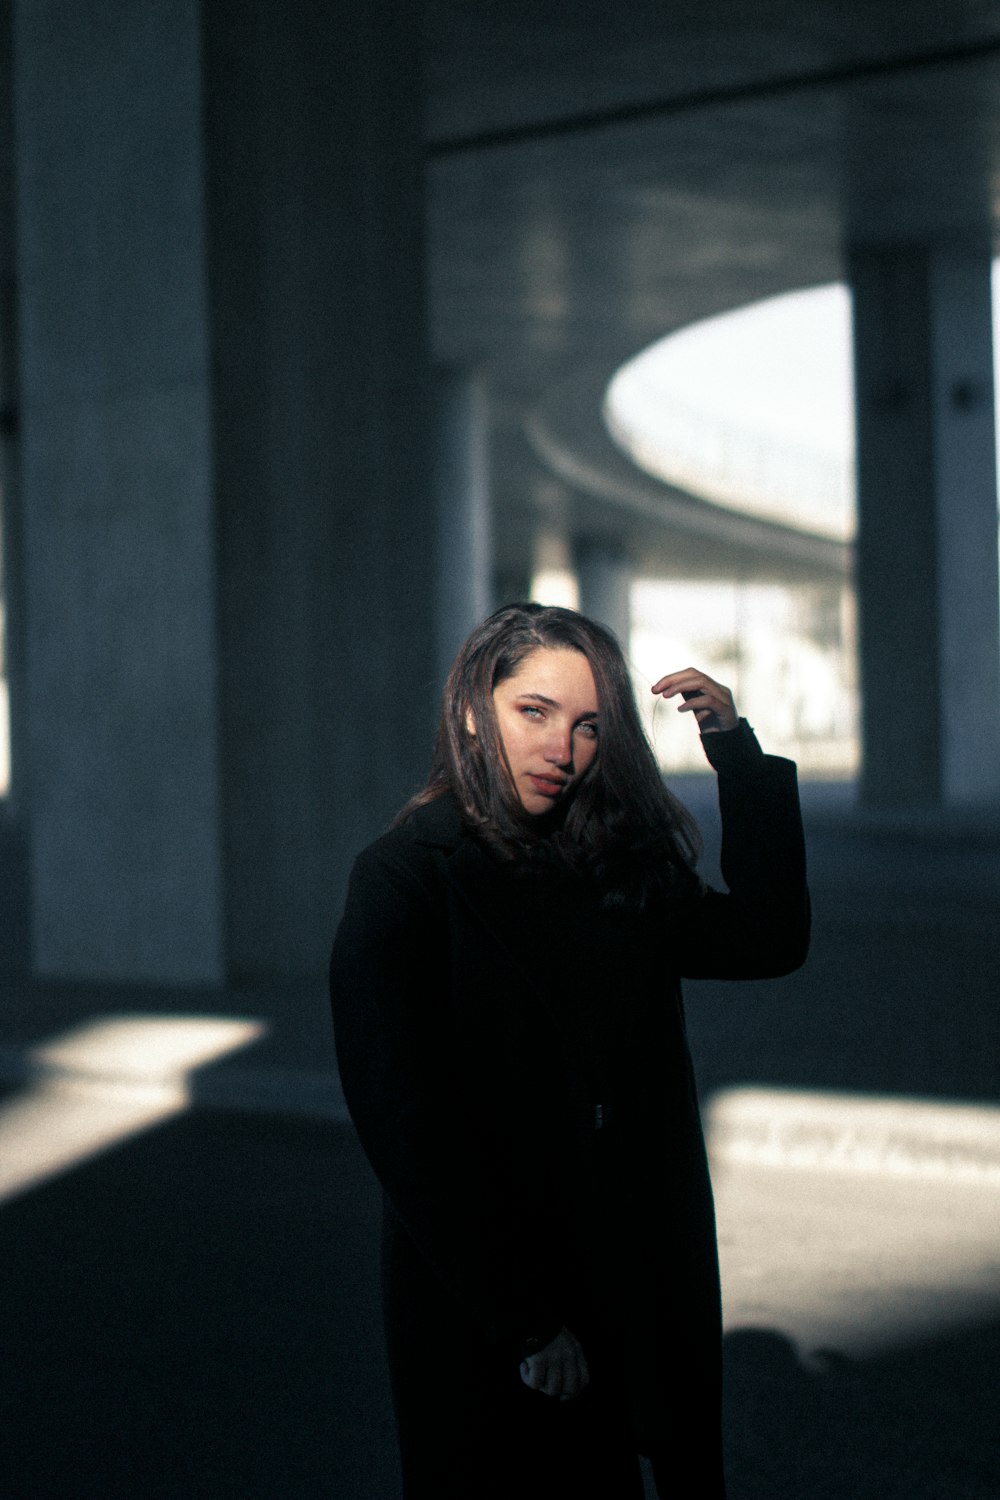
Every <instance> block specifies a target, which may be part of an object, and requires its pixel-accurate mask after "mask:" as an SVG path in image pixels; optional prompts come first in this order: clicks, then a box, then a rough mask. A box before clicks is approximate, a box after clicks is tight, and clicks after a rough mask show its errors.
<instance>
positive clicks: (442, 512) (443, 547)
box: [433, 369, 493, 687]
mask: <svg viewBox="0 0 1000 1500" xmlns="http://www.w3.org/2000/svg"><path fill="white" fill-rule="evenodd" d="M433 443H434V502H435V518H436V520H435V527H436V535H437V572H436V577H437V587H436V590H435V608H436V626H437V628H436V660H437V680H438V683H439V685H440V686H441V687H443V686H444V682H445V679H446V678H447V676H448V672H449V670H450V668H451V664H452V662H453V661H454V659H455V656H456V655H457V653H458V649H459V647H460V646H461V645H462V642H463V641H464V640H465V638H466V636H467V635H468V634H469V632H470V630H472V628H473V626H474V625H477V624H478V623H479V621H480V620H483V619H485V618H486V616H487V615H488V614H489V612H490V610H491V608H492V607H493V590H492V571H493V539H492V525H491V516H490V494H489V406H488V398H487V394H486V391H485V390H484V389H483V386H482V384H481V383H480V382H479V381H477V380H476V379H475V378H474V377H473V376H471V375H468V374H466V373H465V372H463V371H461V370H451V369H439V370H437V371H436V372H435V379H434V433H433Z"/></svg>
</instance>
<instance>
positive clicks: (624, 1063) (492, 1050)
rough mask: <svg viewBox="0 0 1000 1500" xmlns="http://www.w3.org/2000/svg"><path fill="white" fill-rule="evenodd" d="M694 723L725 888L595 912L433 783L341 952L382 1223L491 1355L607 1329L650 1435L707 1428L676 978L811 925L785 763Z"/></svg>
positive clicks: (376, 850)
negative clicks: (437, 795) (438, 795)
mask: <svg viewBox="0 0 1000 1500" xmlns="http://www.w3.org/2000/svg"><path fill="white" fill-rule="evenodd" d="M705 745H706V750H707V751H708V753H709V754H710V758H711V759H712V760H713V762H714V763H715V764H716V769H717V770H718V772H719V795H720V805H721V812H722V820H723V848H722V870H723V874H724V878H725V880H726V883H727V885H728V887H729V891H728V894H727V893H721V892H718V891H715V890H712V889H702V888H699V889H697V890H695V891H692V892H691V893H690V894H688V895H687V896H685V897H684V898H683V899H680V900H667V899H666V898H664V900H663V902H662V903H661V904H660V905H659V906H655V907H654V909H653V910H651V911H649V912H647V913H646V914H644V915H641V916H640V915H639V914H637V913H631V914H616V913H614V912H609V911H605V910H603V909H602V908H601V906H600V905H599V902H598V898H597V896H596V893H592V892H590V891H589V890H588V889H587V888H585V886H584V885H583V883H580V882H578V883H577V886H576V887H574V886H573V884H572V882H569V883H567V881H566V880H562V881H561V882H559V881H556V883H555V884H552V883H551V882H549V881H547V880H546V879H545V878H541V879H539V880H536V881H529V882H525V881H523V880H519V879H518V878H517V877H516V876H514V875H512V874H511V873H510V871H509V870H508V869H507V868H506V867H505V866H504V865H502V864H501V863H500V862H499V861H498V860H497V859H496V858H495V857H494V856H493V855H491V854H490V853H489V852H487V850H486V849H485V848H484V847H483V846H482V845H481V844H480V843H479V842H478V841H477V840H476V839H475V838H474V837H472V836H471V835H470V834H469V833H467V832H466V831H465V829H464V827H463V824H462V821H461V818H460V816H459V813H458V810H457V807H456V805H455V803H454V802H453V801H452V799H451V798H450V797H446V798H443V799H441V800H440V801H438V802H435V803H431V804H429V805H427V806H425V807H423V808H421V809H419V810H418V811H417V812H416V813H415V814H414V815H413V816H411V817H410V818H409V820H408V821H407V822H406V823H404V824H403V825H402V826H400V827H397V828H395V829H394V830H392V831H391V832H389V833H388V834H386V835H385V836H383V837H382V838H380V839H379V840H377V841H376V842H375V843H374V844H372V845H371V846H370V847H369V848H368V849H366V850H365V851H364V852H363V853H362V854H361V855H360V856H359V858H358V859H357V861H356V863H355V866H354V871H353V874H352V878H351V884H350V890H349V895H348V899H347V904H346V908H345V912H344V916H343V920H342V922H341V925H340V928H339V930H338V933H337V938H336V942H335V944H334V950H333V959H332V967H331V985H332V996H333V1007H334V1021H335V1029H336V1041H337V1053H338V1060H339V1065H340V1071H341V1077H342V1080H343V1086H344V1092H345V1095H346V1099H347V1103H348V1107H349V1109H350V1112H351V1115H352V1118H353V1120H354V1122H355V1125H356V1127H357V1130H358V1134H359V1137H360V1140H361V1143H362V1145H363V1147H364V1149H365V1151H366V1153H367V1155H368V1157H369V1159H370V1161H371V1163H372V1166H373V1167H374V1170H375V1172H376V1174H377V1175H378V1177H379V1178H380V1180H381V1182H382V1185H383V1187H384V1189H385V1193H386V1195H387V1199H388V1201H389V1204H390V1206H391V1213H390V1217H391V1224H392V1226H393V1227H392V1233H394V1234H396V1235H402V1236H404V1237H405V1238H406V1239H407V1240H408V1241H409V1242H410V1243H411V1246H413V1247H415V1249H416V1253H417V1254H418V1255H419V1257H420V1259H421V1261H422V1262H424V1263H425V1264H426V1265H427V1266H428V1267H429V1268H430V1272H431V1274H432V1275H433V1276H434V1277H435V1280H436V1282H437V1283H439V1284H440V1286H441V1287H442V1289H443V1290H444V1293H445V1295H446V1296H447V1297H448V1299H449V1301H450V1302H451V1303H452V1304H453V1306H454V1308H455V1311H456V1316H457V1317H459V1318H465V1319H467V1320H469V1321H470V1322H471V1323H474V1324H475V1325H476V1327H477V1328H478V1329H479V1330H480V1331H481V1332H482V1333H484V1334H485V1335H486V1336H487V1338H488V1339H489V1340H491V1341H492V1342H493V1344H494V1346H495V1348H496V1351H497V1357H498V1358H505V1359H516V1356H517V1353H518V1351H521V1350H523V1349H524V1348H525V1347H530V1344H529V1341H530V1340H531V1339H538V1340H542V1341H545V1340H547V1339H548V1338H549V1337H551V1336H553V1335H554V1334H555V1332H556V1331H557V1330H558V1329H559V1327H560V1326H561V1325H562V1324H563V1323H565V1324H567V1325H568V1326H569V1327H571V1328H573V1329H574V1331H575V1332H578V1333H580V1335H581V1337H583V1336H584V1335H583V1332H581V1330H586V1329H587V1328H589V1327H593V1328H595V1329H600V1330H602V1332H603V1334H606V1335H607V1337H608V1338H609V1339H611V1340H612V1341H614V1342H615V1346H616V1347H617V1349H618V1351H619V1354H620V1356H621V1363H620V1368H621V1369H622V1370H623V1371H624V1372H625V1376H626V1382H627V1385H628V1397H629V1401H630V1405H631V1410H632V1415H633V1423H634V1429H635V1435H636V1445H637V1447H639V1448H640V1449H641V1450H643V1451H650V1450H651V1449H652V1448H653V1447H655V1446H657V1445H659V1446H662V1445H663V1444H664V1443H665V1442H667V1441H668V1440H671V1439H676V1437H677V1435H678V1433H682V1434H685V1435H689V1436H691V1435H694V1434H695V1433H696V1432H697V1431H700V1430H701V1429H702V1428H703V1427H705V1424H707V1427H708V1429H712V1428H713V1424H715V1425H716V1426H717V1406H718V1385H719V1364H720V1353H719V1351H720V1334H721V1319H720V1302H719V1288H718V1267H717V1256H716V1246H715V1227H714V1217H713V1208H712V1196H711V1188H710V1184H709V1179H708V1170H707V1165H706V1160H705V1151H704V1145H703V1140H702V1132H701V1124H700V1119H699V1114H698V1105H697V1100H696V1094H695V1085H694V1078H693V1074H692V1069H691V1063H690V1058H689V1054H688V1048H687V1041H686V1036H685V1027H684V1013H683V1004H682V1000H681V992H680V979H681V977H682V976H685V975H686V976H692V977H698V978H705V977H715V978H731V979H739V978H763V977H769V976H774V975H780V974H785V973H788V972H790V971H791V970H793V969H795V968H796V967H798V966H799V965H800V964H801V963H802V961H803V959H804V957H805V953H806V948H807V945H808V922H809V919H808V899H807V895H806V887H805V862H804V852H803V841H802V829H801V822H800V817H799V809H798V798H797V791H796V781H795V767H794V765H793V764H792V762H790V761H787V760H782V759H779V758H777V757H772V756H763V755H761V753H760V751H759V749H758V747H757V745H756V741H755V740H754V739H753V737H752V735H751V734H750V733H749V732H748V731H747V730H746V729H745V727H743V728H741V729H740V730H738V731H732V732H731V733H730V734H728V735H714V736H706V739H705ZM574 892H575V894H574ZM574 997H581V1004H580V1006H579V1011H580V1017H581V1023H580V1025H575V1024H574V1004H575V999H574Z"/></svg>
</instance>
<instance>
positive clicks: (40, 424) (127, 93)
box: [14, 0, 433, 983]
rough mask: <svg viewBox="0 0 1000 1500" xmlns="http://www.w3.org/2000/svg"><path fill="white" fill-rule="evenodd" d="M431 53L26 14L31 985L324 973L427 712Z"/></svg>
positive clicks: (224, 23)
mask: <svg viewBox="0 0 1000 1500" xmlns="http://www.w3.org/2000/svg"><path fill="white" fill-rule="evenodd" d="M414 33H415V25H414V26H413V27H411V26H410V25H409V23H408V21H407V20H406V18H405V17H401V16H400V15H399V14H398V13H397V10H396V8H395V7H392V6H390V5H389V4H388V0H385V3H384V4H379V3H376V4H373V5H371V6H365V7H358V6H353V7H349V6H339V5H336V6H330V5H329V4H328V3H327V0H302V3H299V4H296V5H294V6H292V7H288V6H286V5H285V4H284V3H283V0H262V3H260V4H255V5H254V6H252V7H249V8H248V7H246V6H243V5H237V4H236V3H235V0H201V3H199V0H114V3H112V4H110V5H109V4H106V3H103V0H102V3H98V0H82V3H81V0H74V3H70V0H37V3H32V4H30V5H29V4H21V5H19V6H18V7H17V11H16V37H15V42H16V45H15V49H14V55H15V63H16V72H17V78H16V84H17V94H16V97H17V132H16V139H17V151H18V156H19V162H18V168H19V170H18V197H17V219H18V262H19V265H18V271H19V288H20V301H19V315H20V383H21V434H22V445H21V446H22V463H21V475H22V496H23V504H22V511H23V515H24V610H25V619H26V622H27V649H26V660H27V667H26V681H27V692H26V704H25V714H26V718H27V723H28V730H29V736H28V758H29V761H30V765H29V768H28V769H29V772H30V801H29V806H28V832H29V846H30V860H31V877H32V901H33V918H32V950H33V963H34V967H35V968H36V969H37V970H38V971H40V972H42V973H46V974H51V975H67V976H82V977H89V978H98V979H121V980H130V981H134V980H150V981H161V982H196V983H215V982H218V981H220V980H223V979H225V978H227V977H229V978H232V977H254V976H261V975H268V974H270V975H297V974H313V973H316V974H318V973H319V972H321V970H322V966H323V962H324V957H325V953H326V951H327V947H328V943H329V938H330V934H331V930H332V925H333V922H334V920H335V916H336V909H337V904H338V900H339V896H340V893H341V892H342V890H343V884H344V879H345V875H346V869H347V867H348V865H349V862H350V858H351V855H352V852H353V850H354V849H355V848H356V847H357V846H358V844H360V843H361V842H362V841H363V840H364V839H365V838H367V837H370V836H371V835H372V834H373V833H374V832H376V831H377V829H378V828H379V827H380V826H381V825H382V824H383V823H384V822H385V821H386V819H387V818H388V817H389V816H390V814H391V812H392V810H393V807H394V806H396V805H398V803H399V801H400V800H401V799H402V797H403V796H404V795H405V793H406V792H407V791H408V790H409V789H410V788H411V787H412V785H413V784H414V782H415V781H417V780H418V779H419V775H420V769H421V768H422V766H423V765H424V763H425V762H426V758H427V745H428V736H429V728H430V722H431V717H432V708H431V696H430V689H431V685H432V680H433V655H432V651H431V648H430V646H429V644H428V643H429V642H430V640H431V638H432V630H431V614H432V590H433V573H432V556H433V540H432V539H429V538H427V536H426V530H427V528H426V526H423V525H422V524H421V520H420V516H419V506H418V505H417V504H415V503H414V497H419V495H420V494H421V493H423V492H425V490H426V468H425V464H424V442H425V425H426V424H425V413H424V409H423V405H422V392H423V391H424V389H425V388H426V367H425V363H424V358H425V356H424V350H425V344H424V330H423V314H422V305H423V304H422V284H421V274H420V272H421V255H422V245H421V231H420V223H421V218H422V190H421V169H420V160H421V156H420V153H421V146H420V131H419V119H420V110H419V97H418V95H419V81H418V80H417V81H415V70H414V66H413V58H414V52H415V34H414Z"/></svg>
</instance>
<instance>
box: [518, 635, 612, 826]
mask: <svg viewBox="0 0 1000 1500" xmlns="http://www.w3.org/2000/svg"><path fill="white" fill-rule="evenodd" d="M493 703H494V706H495V708H496V715H497V723H498V725H499V728H500V737H501V739H502V740H503V745H504V749H505V750H506V752H507V759H508V761H509V762H510V769H511V774H512V775H513V778H514V786H515V788H516V790H517V795H518V796H519V797H520V799H521V806H522V807H523V808H524V810H525V812H528V813H531V814H532V815H534V816H537V815H538V814H541V813H547V812H551V810H552V808H554V807H555V806H556V805H557V804H558V803H559V802H560V801H561V800H562V799H563V798H564V797H565V796H566V794H567V793H568V792H569V791H570V789H571V788H572V787H573V786H574V785H575V784H576V782H577V781H579V779H580V777H581V776H582V775H583V773H584V771H586V769H587V767H588V766H589V765H590V764H591V762H592V761H593V759H594V757H595V756H596V754H597V709H598V703H597V689H596V687H595V686H594V674H593V672H592V671H591V669H590V662H589V661H588V660H587V658H586V657H585V656H584V654H583V652H582V651H574V650H572V649H571V648H569V647H561V646H536V647H535V649H534V651H529V653H528V655H527V656H526V657H525V658H524V660H523V661H522V662H521V665H520V666H519V667H518V669H517V671H516V672H515V674H514V676H513V677H508V678H507V679H506V680H505V681H504V682H501V683H499V684H498V685H497V687H496V688H495V689H494V691H493Z"/></svg>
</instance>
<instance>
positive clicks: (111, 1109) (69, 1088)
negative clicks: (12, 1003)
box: [0, 1016, 267, 1201]
mask: <svg viewBox="0 0 1000 1500" xmlns="http://www.w3.org/2000/svg"><path fill="white" fill-rule="evenodd" d="M266 1030H267V1027H266V1024H265V1023H264V1022H262V1021H252V1020H240V1019H237V1018H233V1017H227V1016H107V1017H97V1018H95V1019H93V1020H91V1021H88V1022H86V1023H85V1024H84V1025H82V1026H79V1027H77V1028H75V1029H74V1030H72V1031H68V1032H66V1033H64V1034H63V1035H62V1036H59V1037H55V1038H53V1039H52V1040H51V1041H49V1042H44V1043H40V1044H39V1045H38V1046H36V1047H34V1048H32V1049H31V1050H30V1052H29V1054H28V1058H27V1070H28V1074H29V1077H30V1078H32V1079H33V1082H31V1083H30V1084H29V1085H28V1087H27V1088H25V1089H24V1090H23V1091H22V1092H21V1093H19V1094H17V1095H14V1096H13V1097H12V1098H10V1099H9V1100H7V1101H6V1102H5V1103H4V1104H3V1105H0V1136H2V1138H3V1142H4V1145H3V1151H2V1153H0V1201H3V1200H4V1199H9V1198H12V1197H14V1196H16V1195H17V1194H19V1193H23V1192H26V1191H27V1190H28V1189H30V1188H32V1187H36V1186H38V1185H39V1184H40V1183H43V1182H45V1181H47V1180H48V1179H49V1178H51V1177H54V1176H56V1175H57V1174H58V1173H60V1172H65V1171H67V1170H68V1169H69V1168H71V1167H75V1166H78V1165H80V1164H81V1163H83V1162H86V1161H88V1160H90V1159H91V1158H92V1157H94V1156H96V1155H97V1154H98V1153H99V1152H101V1151H106V1150H108V1149H109V1147H112V1146H116V1145H118V1144H119V1143H120V1142H122V1141H125V1140H128V1139H129V1138H130V1137H131V1136H134V1135H137V1134H138V1133H139V1132H141V1131H144V1130H149V1129H150V1128H151V1127H152V1126H154V1125H159V1124H162V1123H163V1121H165V1120H168V1119H170V1118H171V1117H172V1116H173V1115H176V1114H179V1113H181V1112H182V1111H183V1110H185V1109H186V1108H187V1107H188V1105H189V1103H190V1098H191V1095H190V1075H191V1073H192V1072H193V1071H194V1070H195V1069H196V1068H200V1067H203V1066H204V1065H205V1064H206V1063H210V1062H215V1061H217V1060H218V1059H220V1058H222V1057H225V1056H227V1055H228V1054H229V1053H231V1052H234V1051H236V1050H238V1049H239V1048H242V1047H246V1046H248V1045H249V1044H250V1043H251V1042H254V1041H256V1040H257V1039H258V1038H259V1037H261V1036H262V1035H263V1034H264V1033H265V1031H266Z"/></svg>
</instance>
